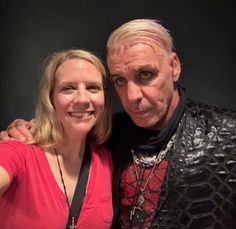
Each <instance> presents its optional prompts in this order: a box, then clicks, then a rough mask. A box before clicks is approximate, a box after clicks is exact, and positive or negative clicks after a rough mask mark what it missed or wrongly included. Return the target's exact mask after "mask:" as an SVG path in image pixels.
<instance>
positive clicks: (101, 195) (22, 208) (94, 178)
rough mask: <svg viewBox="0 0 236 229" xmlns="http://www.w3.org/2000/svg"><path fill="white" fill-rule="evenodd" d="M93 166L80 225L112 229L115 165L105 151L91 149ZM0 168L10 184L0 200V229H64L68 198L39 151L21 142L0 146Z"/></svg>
mask: <svg viewBox="0 0 236 229" xmlns="http://www.w3.org/2000/svg"><path fill="white" fill-rule="evenodd" d="M91 153H92V163H91V174H90V177H89V181H88V182H89V183H88V188H87V193H86V196H85V199H84V202H83V206H82V209H81V212H80V217H79V220H78V222H77V228H80V229H88V228H93V229H106V228H110V226H111V222H112V217H113V209H112V193H111V190H112V188H111V183H112V161H111V157H110V153H109V152H108V151H107V150H105V149H104V148H102V147H97V146H93V145H92V146H91ZM0 165H1V166H2V167H3V168H5V170H6V171H7V172H8V174H9V176H10V179H11V184H10V187H9V188H8V190H7V191H6V192H5V193H4V194H3V195H2V197H0V228H1V229H3V228H18V229H20V228H34V229H37V228H40V229H42V228H43V229H47V228H50V229H52V228H53V229H54V228H55V229H57V228H58V229H59V228H63V229H65V227H66V223H67V219H68V207H67V203H66V198H65V195H64V193H63V192H62V190H61V189H60V188H59V186H58V184H57V183H56V180H55V178H54V176H53V173H52V171H51V169H50V166H49V163H48V160H47V158H46V155H45V152H44V151H43V150H42V148H40V147H36V146H33V145H27V144H24V143H21V142H16V141H10V142H1V143H0Z"/></svg>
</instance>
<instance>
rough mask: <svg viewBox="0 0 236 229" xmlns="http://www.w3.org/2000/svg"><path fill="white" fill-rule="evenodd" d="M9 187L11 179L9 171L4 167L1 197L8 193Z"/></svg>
mask: <svg viewBox="0 0 236 229" xmlns="http://www.w3.org/2000/svg"><path fill="white" fill-rule="evenodd" d="M9 185H10V177H9V175H8V173H7V171H6V170H5V169H4V168H3V167H2V166H0V196H1V195H2V194H3V192H5V191H6V189H7V188H8V186H9Z"/></svg>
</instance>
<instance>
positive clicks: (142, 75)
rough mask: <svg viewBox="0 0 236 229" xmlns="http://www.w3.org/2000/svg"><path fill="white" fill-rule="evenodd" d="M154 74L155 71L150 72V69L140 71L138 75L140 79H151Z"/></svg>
mask: <svg viewBox="0 0 236 229" xmlns="http://www.w3.org/2000/svg"><path fill="white" fill-rule="evenodd" d="M154 75H155V73H153V72H150V71H142V72H140V74H139V76H140V78H141V79H144V80H145V79H151V78H152V77H153V76H154Z"/></svg>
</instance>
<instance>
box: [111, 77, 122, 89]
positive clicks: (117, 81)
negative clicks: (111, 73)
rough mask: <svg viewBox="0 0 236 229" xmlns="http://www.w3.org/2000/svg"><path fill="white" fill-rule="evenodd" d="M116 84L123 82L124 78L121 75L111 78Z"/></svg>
mask: <svg viewBox="0 0 236 229" xmlns="http://www.w3.org/2000/svg"><path fill="white" fill-rule="evenodd" d="M112 81H113V82H114V84H115V85H116V86H119V87H121V86H123V85H124V84H125V79H124V78H123V77H120V76H117V77H114V78H113V79H112Z"/></svg>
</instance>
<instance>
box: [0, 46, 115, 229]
mask: <svg viewBox="0 0 236 229" xmlns="http://www.w3.org/2000/svg"><path fill="white" fill-rule="evenodd" d="M106 77H107V76H106V72H105V69H104V66H103V65H102V63H101V61H100V60H99V59H98V58H97V57H96V56H94V55H93V54H91V53H90V52H87V51H84V50H68V51H61V52H58V53H55V54H53V55H52V56H51V57H50V58H48V59H47V62H46V68H45V72H44V75H43V77H42V80H41V88H40V96H39V100H38V105H37V109H36V115H35V121H34V127H33V128H32V135H33V139H34V140H32V141H31V142H28V144H25V143H22V142H17V141H7V142H1V143H0V212H1V214H0V228H44V229H46V228H65V227H67V228H93V229H96V228H99V229H105V228H110V226H111V222H112V216H113V210H112V198H111V181H112V161H111V157H110V154H109V152H108V151H107V150H105V149H104V148H103V147H102V143H104V142H105V141H106V140H107V138H108V137H109V134H110V131H111V116H110V108H109V107H110V106H109V101H108V94H107V91H106V85H105V84H106V80H107V79H106ZM78 179H79V183H78V186H77V188H76V185H77V181H78ZM75 190H76V191H75ZM74 194H75V195H74ZM72 200H73V201H72ZM80 202H81V203H80ZM80 204H81V205H82V207H81V206H80ZM77 218H78V221H77V223H76V219H77ZM75 225H76V226H75Z"/></svg>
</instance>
